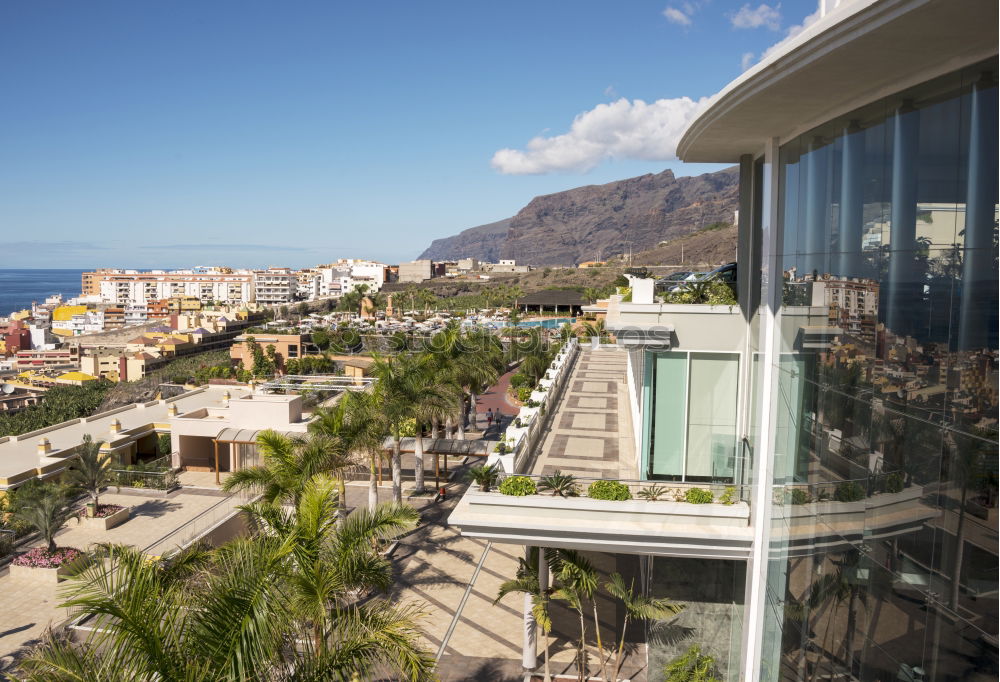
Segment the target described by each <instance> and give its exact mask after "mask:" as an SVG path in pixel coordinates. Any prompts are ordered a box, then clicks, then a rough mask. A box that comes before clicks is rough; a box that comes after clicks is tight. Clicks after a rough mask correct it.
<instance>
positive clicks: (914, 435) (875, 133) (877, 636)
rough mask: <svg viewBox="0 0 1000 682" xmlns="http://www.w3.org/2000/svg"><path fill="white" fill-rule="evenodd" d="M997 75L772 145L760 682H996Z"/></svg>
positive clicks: (983, 68)
mask: <svg viewBox="0 0 1000 682" xmlns="http://www.w3.org/2000/svg"><path fill="white" fill-rule="evenodd" d="M996 76H997V64H996V60H991V61H990V62H987V63H984V64H980V65H978V66H977V67H974V68H970V69H967V70H964V71H962V72H960V73H957V74H952V75H950V76H947V77H944V78H940V79H936V80H934V81H932V82H929V83H926V84H924V85H921V86H919V87H916V88H913V89H911V90H909V91H906V92H902V93H900V94H899V95H897V96H893V97H889V98H886V99H884V100H881V101H878V102H875V103H873V104H872V105H869V106H867V107H864V108H863V109H860V110H858V111H855V112H852V113H850V114H848V115H846V116H844V117H843V118H840V119H837V120H835V121H831V122H830V123H828V124H825V125H823V126H820V127H819V128H817V129H815V130H812V131H809V132H808V133H806V134H804V135H802V136H800V137H799V138H797V139H795V140H791V141H789V142H788V143H787V144H785V145H783V146H782V148H781V150H780V159H779V164H780V169H779V170H780V188H779V191H780V197H779V207H780V216H779V218H780V231H779V239H778V242H779V251H780V254H781V255H780V267H781V270H782V272H783V275H784V282H783V292H782V294H783V295H782V306H781V309H780V313H779V315H778V325H779V327H778V331H779V334H780V361H779V366H778V367H777V370H778V371H777V375H778V383H777V385H776V386H775V387H774V390H775V391H776V393H777V402H778V406H777V413H776V415H775V424H774V428H775V442H774V458H775V459H774V486H775V490H774V500H775V505H774V508H773V513H772V519H773V524H772V547H771V556H770V565H769V571H768V588H767V600H768V611H767V616H766V617H765V631H764V632H765V637H764V642H765V644H764V658H763V664H762V678H763V679H770V680H774V679H782V680H806V679H850V678H852V677H853V678H855V679H860V680H897V679H899V680H936V679H942V680H945V679H955V680H965V679H995V678H996V676H997V673H998V670H997V649H996V641H997V640H996V638H997V620H998V612H997V587H998V571H997V566H998V549H997V515H998V510H997V472H998V464H997V426H998V417H997V405H998V380H997V378H998V365H997V350H998V349H997V328H998V318H997V310H998V299H997V294H998V279H997V232H998V230H997V223H998V210H997V208H998V203H997V200H998V196H997V195H998V192H997V187H998V175H997V146H998V141H997V129H998V118H997V86H996Z"/></svg>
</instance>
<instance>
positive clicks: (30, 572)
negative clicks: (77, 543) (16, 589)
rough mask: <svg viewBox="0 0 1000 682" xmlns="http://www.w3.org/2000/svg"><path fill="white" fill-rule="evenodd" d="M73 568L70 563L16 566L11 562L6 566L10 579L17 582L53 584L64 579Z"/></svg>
mask: <svg viewBox="0 0 1000 682" xmlns="http://www.w3.org/2000/svg"><path fill="white" fill-rule="evenodd" d="M73 568H74V564H72V563H70V564H67V565H65V566H60V567H59V568H37V567H35V566H18V565H16V564H11V565H10V566H9V567H8V570H9V571H10V573H9V577H10V579H11V580H17V581H18V582H25V583H27V582H31V583H36V584H55V583H58V582H62V581H63V580H65V579H66V576H68V575H69V574H70V573H71V572H72V571H73Z"/></svg>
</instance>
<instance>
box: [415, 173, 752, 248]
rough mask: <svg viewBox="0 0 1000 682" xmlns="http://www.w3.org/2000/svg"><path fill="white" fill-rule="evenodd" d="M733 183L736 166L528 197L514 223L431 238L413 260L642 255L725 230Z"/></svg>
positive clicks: (733, 202) (732, 207) (733, 203)
mask: <svg viewBox="0 0 1000 682" xmlns="http://www.w3.org/2000/svg"><path fill="white" fill-rule="evenodd" d="M738 181H739V173H738V169H737V168H735V167H734V168H727V169H726V170H723V171H718V172H715V173H706V174H704V175H698V176H693V177H682V178H677V177H674V174H673V172H672V171H669V170H666V171H663V172H662V173H658V174H656V175H653V174H649V175H642V176H640V177H637V178H629V179H627V180H619V181H617V182H612V183H608V184H606V185H588V186H586V187H578V188H576V189H571V190H567V191H565V192H558V193H556V194H548V195H545V196H540V197H535V198H534V199H532V200H531V202H530V203H529V204H528V205H527V206H525V207H524V208H523V209H521V210H520V211H519V212H518V214H517V215H516V216H514V217H513V218H510V219H508V220H501V221H499V222H496V223H491V224H489V225H481V226H479V227H473V228H471V229H468V230H465V231H464V232H461V233H460V234H458V235H455V236H454V237H448V238H445V239H437V240H435V241H434V242H433V243H432V244H431V246H430V247H429V248H428V249H427V250H425V251H424V252H423V253H422V254H421V255H420V257H421V258H431V259H435V260H446V259H455V258H463V257H474V258H479V259H480V260H486V261H495V260H497V259H498V258H514V259H516V260H517V261H518V262H521V263H529V264H531V265H574V264H576V263H580V262H582V261H588V260H602V259H606V258H608V257H610V256H613V255H616V254H621V253H627V252H628V251H629V250H632V251H633V252H636V251H642V250H645V249H649V248H652V247H655V246H656V245H657V244H659V243H660V242H661V241H664V240H670V239H675V238H677V237H680V236H683V235H686V234H689V233H692V232H695V231H697V230H699V229H702V228H704V227H705V226H708V225H712V224H714V223H727V224H728V223H731V222H732V221H733V214H734V211H735V210H736V208H737V190H738Z"/></svg>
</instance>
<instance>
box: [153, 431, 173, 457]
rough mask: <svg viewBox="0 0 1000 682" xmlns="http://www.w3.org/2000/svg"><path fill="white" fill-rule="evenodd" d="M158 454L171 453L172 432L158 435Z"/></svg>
mask: <svg viewBox="0 0 1000 682" xmlns="http://www.w3.org/2000/svg"><path fill="white" fill-rule="evenodd" d="M156 454H158V455H169V454H170V434H169V433H161V434H159V435H158V436H157V437H156Z"/></svg>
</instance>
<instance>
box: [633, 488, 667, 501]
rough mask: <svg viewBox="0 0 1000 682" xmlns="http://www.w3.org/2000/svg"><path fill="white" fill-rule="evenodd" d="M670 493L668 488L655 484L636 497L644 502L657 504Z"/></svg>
mask: <svg viewBox="0 0 1000 682" xmlns="http://www.w3.org/2000/svg"><path fill="white" fill-rule="evenodd" d="M668 492H669V490H668V488H667V487H666V486H662V485H658V484H656V483H654V484H653V485H651V486H649V487H647V488H643V489H642V490H640V491H639V492H638V493H636V495H638V496H639V497H640V498H642V499H644V500H649V501H650V502H655V501H656V500H658V499H660V498H661V497H663V496H664V495H666V494H667V493H668Z"/></svg>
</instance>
